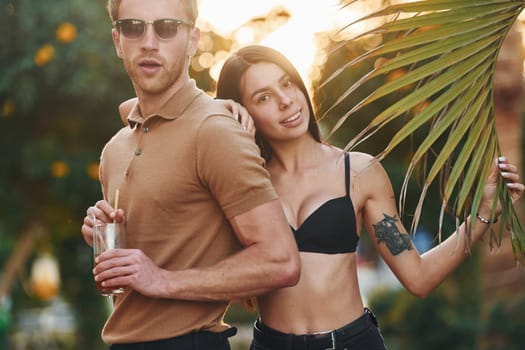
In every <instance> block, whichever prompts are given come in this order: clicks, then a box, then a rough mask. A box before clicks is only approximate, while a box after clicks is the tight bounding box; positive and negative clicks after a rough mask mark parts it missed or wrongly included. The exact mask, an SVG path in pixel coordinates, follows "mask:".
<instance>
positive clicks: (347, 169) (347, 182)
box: [345, 152, 350, 196]
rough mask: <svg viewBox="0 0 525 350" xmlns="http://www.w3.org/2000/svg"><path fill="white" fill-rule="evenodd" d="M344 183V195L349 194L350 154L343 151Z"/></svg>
mask: <svg viewBox="0 0 525 350" xmlns="http://www.w3.org/2000/svg"><path fill="white" fill-rule="evenodd" d="M345 185H346V195H347V196H348V195H349V194H350V155H349V154H348V152H345Z"/></svg>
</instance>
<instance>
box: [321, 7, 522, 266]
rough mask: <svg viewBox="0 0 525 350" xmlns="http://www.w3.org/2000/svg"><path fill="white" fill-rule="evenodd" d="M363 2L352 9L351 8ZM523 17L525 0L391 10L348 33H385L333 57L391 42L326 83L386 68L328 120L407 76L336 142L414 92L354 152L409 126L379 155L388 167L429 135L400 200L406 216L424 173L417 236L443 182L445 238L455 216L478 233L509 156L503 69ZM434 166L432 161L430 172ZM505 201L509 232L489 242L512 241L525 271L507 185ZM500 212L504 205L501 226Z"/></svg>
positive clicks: (364, 133) (375, 122)
mask: <svg viewBox="0 0 525 350" xmlns="http://www.w3.org/2000/svg"><path fill="white" fill-rule="evenodd" d="M355 1H356V0H352V1H346V2H345V3H344V4H343V7H344V6H348V5H350V4H352V3H354V2H355ZM524 7H525V0H519V1H501V0H420V1H415V2H403V3H399V4H396V5H386V6H384V8H382V9H381V10H379V11H376V12H374V13H371V14H369V15H367V16H365V17H363V18H361V19H359V20H358V21H356V22H353V23H350V24H349V25H348V27H351V26H352V25H354V24H356V23H358V22H363V21H369V20H372V19H373V20H376V21H377V20H378V19H382V21H381V22H379V23H380V24H378V25H376V26H375V27H374V28H373V29H371V30H369V31H367V32H365V33H362V34H360V35H356V36H355V37H353V38H351V39H349V40H347V41H343V42H341V43H340V44H339V45H338V46H336V47H335V48H333V49H332V51H330V52H329V53H328V55H329V56H330V55H332V54H336V53H337V52H338V50H339V49H341V48H342V47H345V45H347V44H348V42H350V41H354V40H356V39H359V38H362V37H365V36H368V35H381V36H382V37H383V38H384V40H383V43H382V44H381V45H379V46H377V47H376V48H374V49H372V50H369V51H367V52H365V53H364V54H362V55H360V56H358V57H356V58H354V59H352V60H351V61H349V62H347V63H345V64H344V65H343V66H342V67H340V68H339V69H337V70H336V71H335V72H334V73H332V75H330V76H329V77H328V78H326V79H325V80H324V82H323V83H322V84H321V87H324V86H326V85H327V84H328V83H330V82H332V81H334V80H336V79H337V78H338V77H340V76H341V75H342V74H344V73H345V72H346V71H348V70H349V69H353V67H355V66H356V65H358V64H360V63H362V62H364V61H365V60H377V59H379V58H381V59H382V61H383V63H382V64H380V65H376V66H375V67H374V68H373V69H371V70H370V71H369V72H367V73H366V74H364V75H363V77H362V78H361V79H359V80H358V81H357V82H355V83H354V84H353V85H351V86H350V87H348V88H347V89H346V90H345V91H344V92H343V93H342V94H341V95H340V97H339V98H338V99H337V100H336V101H335V102H334V103H333V104H332V105H331V106H329V108H328V109H327V110H326V112H325V113H324V114H323V116H322V117H321V118H324V117H325V116H327V115H328V114H329V113H330V112H332V111H333V110H334V109H336V108H338V107H341V106H342V105H343V104H344V103H345V101H346V100H347V98H348V97H349V96H351V95H353V94H355V93H356V91H358V90H359V89H360V88H361V87H362V86H364V85H365V84H366V83H367V82H370V81H371V80H372V79H374V78H377V77H381V76H385V77H386V76H387V75H388V74H389V73H391V72H393V71H396V70H399V69H403V70H404V71H405V74H404V75H403V76H401V77H399V78H397V79H395V80H391V81H387V82H386V83H384V84H383V85H382V86H380V87H379V88H377V89H375V90H374V91H373V92H371V93H369V94H368V95H367V96H365V97H364V98H362V99H361V100H360V101H359V102H358V103H356V104H355V105H354V106H353V107H352V108H351V109H350V110H348V112H346V113H344V114H343V115H342V116H341V117H339V118H338V120H337V122H336V123H335V125H334V126H333V128H332V130H331V131H330V133H329V137H330V136H332V135H333V134H334V133H335V132H336V131H337V130H339V129H340V128H341V127H342V126H343V125H345V124H346V123H348V122H349V120H351V118H352V117H353V116H355V114H356V112H358V111H360V110H362V109H363V108H364V107H366V106H368V105H371V104H373V103H377V101H378V100H380V99H382V98H385V97H387V96H392V94H397V93H399V92H400V91H407V88H409V89H408V92H407V93H406V94H405V95H404V97H402V98H400V99H398V100H397V102H395V103H393V104H391V105H389V106H387V107H385V108H384V110H381V111H380V112H379V113H378V114H377V115H376V116H375V117H373V118H372V119H371V120H370V121H369V122H368V124H367V125H366V126H365V127H364V128H363V129H362V130H361V131H360V132H359V133H357V135H356V136H355V137H354V138H352V139H351V140H350V141H349V142H348V143H347V144H346V147H345V149H346V150H349V149H353V148H354V147H356V146H357V145H359V144H360V143H362V142H363V141H365V140H367V139H369V138H371V137H373V136H374V134H376V133H377V132H378V131H380V130H382V129H383V128H390V129H392V128H396V125H399V124H400V125H401V126H397V128H398V129H395V132H394V136H393V137H392V139H390V141H389V143H388V144H387V145H385V147H384V149H383V150H382V151H381V152H380V153H379V154H377V155H376V158H377V160H382V159H384V158H385V157H387V156H388V155H389V154H390V153H391V152H392V150H394V149H395V148H396V147H397V146H398V145H399V144H401V143H402V142H403V141H404V140H406V139H407V138H410V137H411V136H412V135H413V134H414V133H416V132H417V131H419V130H428V134H427V135H426V137H424V139H423V141H421V142H420V143H419V144H417V145H415V148H416V149H415V152H414V154H413V156H412V158H411V161H410V164H409V166H408V169H407V172H406V174H405V180H404V183H403V187H402V190H401V195H400V209H401V210H403V207H404V204H405V202H406V198H405V196H406V193H407V191H406V187H407V184H408V182H409V179H410V178H412V176H413V174H414V172H415V170H416V169H423V173H424V174H425V179H424V181H423V186H422V191H421V195H420V198H419V201H418V203H417V207H416V210H415V215H414V218H413V221H412V225H411V232H415V230H416V229H417V226H418V222H419V220H420V215H421V211H422V210H421V208H422V206H423V203H424V201H425V198H426V194H427V190H428V188H429V186H430V185H431V184H432V183H433V182H435V181H439V182H440V185H441V188H442V191H441V201H442V210H441V215H440V218H439V227H440V229H439V232H438V234H439V237H441V227H442V224H443V217H444V212H445V211H450V212H452V213H453V214H454V215H455V216H456V218H466V217H468V215H469V214H470V218H471V219H470V220H471V221H470V223H471V225H469V226H470V228H472V227H473V225H475V224H476V221H475V220H474V218H475V217H476V215H475V214H476V213H477V211H478V209H479V205H480V202H481V198H482V194H483V187H484V185H485V183H484V182H485V179H486V176H487V174H488V171H489V170H490V165H491V162H492V160H493V159H494V156H495V155H497V154H499V153H500V151H499V143H498V139H497V134H496V127H495V116H494V101H493V80H494V71H495V67H496V59H497V56H498V53H499V51H500V49H501V46H502V44H503V41H504V39H505V37H506V36H507V33H508V31H509V30H510V28H511V26H512V24H513V23H514V22H515V20H516V19H517V17H518V15H519V14H520V13H521V12H522V10H523V8H524ZM376 23H377V22H376ZM345 29H347V28H346V27H345V28H343V29H342V30H345ZM376 62H377V61H376ZM414 87H415V88H414ZM425 103H426V105H427V107H426V108H425V109H424V110H423V111H421V112H420V113H418V114H416V115H415V116H411V113H412V111H413V110H414V108H417V107H418V106H421V105H424V104H425ZM399 118H406V122H405V123H394V121H397V120H398V119H399ZM435 149H439V152H438V153H437V154H434V153H433V152H435ZM429 159H433V160H432V163H431V165H430V166H429V169H427V165H429ZM497 198H499V200H500V201H501V203H502V205H503V211H502V214H501V221H500V230H499V231H498V233H495V232H494V230H493V229H492V227H491V230H490V242H491V244H494V245H499V244H501V240H502V236H501V235H502V232H504V230H503V229H504V228H506V229H507V230H508V231H509V232H510V233H511V240H512V246H513V249H514V254H515V258H516V259H517V260H518V261H524V260H525V234H524V231H523V229H522V227H521V224H520V222H519V220H518V217H517V214H516V212H515V209H514V207H513V205H512V200H511V198H510V196H509V193H508V191H507V190H506V187H505V185H504V182H503V180H501V181H500V183H499V184H498V196H497ZM495 204H496V201H495V203H494V206H493V211H492V219H493V218H494V217H495V208H496V206H495ZM468 234H470V232H469V233H468Z"/></svg>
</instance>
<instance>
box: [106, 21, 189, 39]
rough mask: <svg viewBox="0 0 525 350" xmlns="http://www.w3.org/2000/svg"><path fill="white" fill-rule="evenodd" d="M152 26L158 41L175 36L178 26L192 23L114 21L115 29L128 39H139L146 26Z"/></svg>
mask: <svg viewBox="0 0 525 350" xmlns="http://www.w3.org/2000/svg"><path fill="white" fill-rule="evenodd" d="M148 24H151V25H153V29H154V31H155V35H157V37H158V38H159V39H171V38H173V37H174V36H175V35H177V28H178V27H179V25H185V26H190V27H191V26H193V22H189V21H183V20H181V19H172V18H164V19H157V20H155V21H143V20H141V19H135V18H126V19H119V20H116V21H115V28H117V29H118V30H119V32H120V33H121V34H122V35H124V36H125V37H126V38H128V39H139V38H141V37H142V36H143V35H144V33H145V32H146V26H147V25H148Z"/></svg>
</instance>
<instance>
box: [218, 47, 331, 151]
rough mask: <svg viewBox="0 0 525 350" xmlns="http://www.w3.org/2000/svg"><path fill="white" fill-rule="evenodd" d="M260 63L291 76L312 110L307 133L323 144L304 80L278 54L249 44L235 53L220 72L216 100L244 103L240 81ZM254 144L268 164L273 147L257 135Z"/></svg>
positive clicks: (291, 65)
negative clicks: (269, 65) (253, 66)
mask: <svg viewBox="0 0 525 350" xmlns="http://www.w3.org/2000/svg"><path fill="white" fill-rule="evenodd" d="M260 62H268V63H273V64H276V65H277V66H279V67H280V68H281V69H282V70H284V71H285V72H286V74H288V76H289V77H290V80H291V81H292V83H294V84H295V85H297V87H299V90H301V92H302V93H303V94H304V95H305V97H306V100H307V102H308V109H309V111H310V121H309V123H308V131H309V132H310V133H311V134H312V136H313V137H314V139H315V140H316V141H318V142H321V133H320V131H319V125H318V124H317V120H316V117H315V113H314V109H313V107H312V102H311V99H310V95H309V94H308V90H307V89H306V86H305V85H304V82H303V79H302V78H301V75H300V74H299V72H297V69H295V67H294V66H293V64H292V63H291V62H290V61H289V60H288V59H287V58H286V57H285V56H284V55H283V54H281V53H280V52H279V51H276V50H274V49H272V48H269V47H266V46H261V45H249V46H245V47H243V48H242V49H240V50H238V51H237V52H236V53H234V54H233V55H232V56H231V57H230V58H228V60H226V62H225V63H224V66H223V67H222V69H221V73H220V75H219V80H218V81H217V98H221V99H232V100H234V101H236V102H238V103H242V91H241V79H242V77H243V75H244V73H245V72H246V70H247V69H248V68H249V67H251V66H252V65H254V64H257V63H260ZM255 141H256V142H257V145H258V146H259V148H260V149H261V155H262V156H263V158H264V159H265V160H266V161H269V160H270V158H271V156H272V150H271V148H270V145H269V144H268V142H266V140H264V138H263V137H262V136H261V135H260V134H259V133H258V132H256V134H255Z"/></svg>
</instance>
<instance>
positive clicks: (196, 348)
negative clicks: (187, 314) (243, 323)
mask: <svg viewBox="0 0 525 350" xmlns="http://www.w3.org/2000/svg"><path fill="white" fill-rule="evenodd" d="M235 333H237V328H235V327H232V328H229V329H227V330H225V331H224V332H221V333H213V332H205V331H203V332H194V333H189V334H185V335H181V336H179V337H175V338H169V339H162V340H155V341H148V342H140V343H128V344H113V345H111V346H110V347H109V349H110V350H230V342H229V341H228V338H229V337H231V336H233V335H235Z"/></svg>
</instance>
